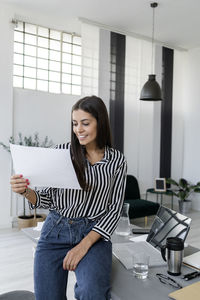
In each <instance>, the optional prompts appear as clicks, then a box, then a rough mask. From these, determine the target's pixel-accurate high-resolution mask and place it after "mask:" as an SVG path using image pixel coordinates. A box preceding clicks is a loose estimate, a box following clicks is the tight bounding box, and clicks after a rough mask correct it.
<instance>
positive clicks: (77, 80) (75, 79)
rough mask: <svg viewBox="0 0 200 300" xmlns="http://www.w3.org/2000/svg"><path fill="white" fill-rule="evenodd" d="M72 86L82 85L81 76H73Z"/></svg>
mask: <svg viewBox="0 0 200 300" xmlns="http://www.w3.org/2000/svg"><path fill="white" fill-rule="evenodd" d="M72 84H81V76H76V75H72Z"/></svg>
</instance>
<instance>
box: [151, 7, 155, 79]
mask: <svg viewBox="0 0 200 300" xmlns="http://www.w3.org/2000/svg"><path fill="white" fill-rule="evenodd" d="M154 28H155V7H153V25H152V40H151V43H152V50H151V74H153V65H154Z"/></svg>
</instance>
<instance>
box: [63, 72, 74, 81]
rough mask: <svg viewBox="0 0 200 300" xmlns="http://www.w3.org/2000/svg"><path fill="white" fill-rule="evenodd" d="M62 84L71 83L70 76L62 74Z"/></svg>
mask: <svg viewBox="0 0 200 300" xmlns="http://www.w3.org/2000/svg"><path fill="white" fill-rule="evenodd" d="M62 82H63V83H71V82H72V76H71V75H69V74H64V73H63V74H62Z"/></svg>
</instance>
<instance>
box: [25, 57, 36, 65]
mask: <svg viewBox="0 0 200 300" xmlns="http://www.w3.org/2000/svg"><path fill="white" fill-rule="evenodd" d="M24 65H25V66H29V67H36V57H31V56H24Z"/></svg>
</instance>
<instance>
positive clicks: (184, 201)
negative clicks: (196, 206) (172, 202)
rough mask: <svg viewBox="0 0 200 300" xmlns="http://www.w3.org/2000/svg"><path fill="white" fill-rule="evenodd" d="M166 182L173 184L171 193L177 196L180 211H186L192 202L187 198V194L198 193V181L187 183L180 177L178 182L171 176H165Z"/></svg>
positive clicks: (199, 188)
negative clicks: (173, 187)
mask: <svg viewBox="0 0 200 300" xmlns="http://www.w3.org/2000/svg"><path fill="white" fill-rule="evenodd" d="M166 183H167V184H171V185H174V186H175V189H172V193H173V195H174V196H176V197H178V198H179V211H180V213H183V214H184V213H188V212H189V211H190V209H191V204H192V201H191V200H190V199H189V196H190V195H191V194H192V193H200V182H197V183H196V184H195V185H194V184H191V183H189V182H188V181H187V180H186V179H184V178H180V179H179V181H178V182H177V181H175V180H174V179H172V178H167V180H166Z"/></svg>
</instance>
